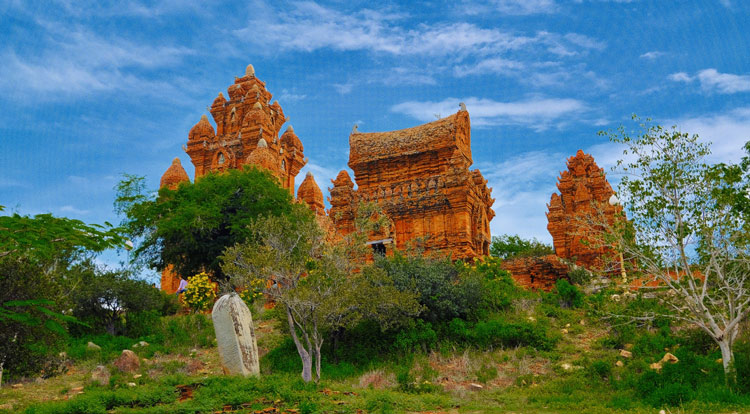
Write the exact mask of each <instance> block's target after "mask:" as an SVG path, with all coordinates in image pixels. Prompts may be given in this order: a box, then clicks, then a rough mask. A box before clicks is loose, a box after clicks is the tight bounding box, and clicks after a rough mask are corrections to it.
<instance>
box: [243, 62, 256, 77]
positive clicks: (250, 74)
mask: <svg viewBox="0 0 750 414" xmlns="http://www.w3.org/2000/svg"><path fill="white" fill-rule="evenodd" d="M245 76H247V77H250V78H252V77H254V76H255V68H254V67H253V65H247V68H245Z"/></svg>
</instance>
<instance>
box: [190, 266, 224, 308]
mask: <svg viewBox="0 0 750 414" xmlns="http://www.w3.org/2000/svg"><path fill="white" fill-rule="evenodd" d="M182 298H183V300H184V301H185V304H186V305H187V306H188V307H189V308H190V309H191V310H192V311H193V312H203V311H206V310H208V309H210V308H211V306H213V304H214V301H216V283H214V282H212V281H211V278H210V277H209V276H208V275H207V274H206V273H205V272H201V273H198V274H197V275H195V276H193V277H191V278H190V281H189V282H188V287H187V288H186V289H185V293H183V294H182Z"/></svg>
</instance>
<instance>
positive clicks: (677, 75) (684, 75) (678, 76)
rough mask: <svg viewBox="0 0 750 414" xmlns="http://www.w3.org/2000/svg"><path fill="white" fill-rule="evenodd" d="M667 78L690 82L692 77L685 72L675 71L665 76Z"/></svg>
mask: <svg viewBox="0 0 750 414" xmlns="http://www.w3.org/2000/svg"><path fill="white" fill-rule="evenodd" d="M667 79H669V80H671V81H675V82H692V81H693V78H692V77H690V75H688V74H687V73H685V72H677V73H673V74H671V75H669V76H667Z"/></svg>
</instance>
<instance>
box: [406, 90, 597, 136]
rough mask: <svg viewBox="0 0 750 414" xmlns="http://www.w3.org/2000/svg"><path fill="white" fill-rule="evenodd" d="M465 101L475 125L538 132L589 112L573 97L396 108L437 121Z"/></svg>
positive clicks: (413, 104) (475, 100) (478, 100)
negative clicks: (437, 115) (511, 127)
mask: <svg viewBox="0 0 750 414" xmlns="http://www.w3.org/2000/svg"><path fill="white" fill-rule="evenodd" d="M459 102H464V103H466V106H467V108H468V110H469V113H470V114H471V119H472V125H473V126H489V125H525V126H528V127H531V128H534V129H537V130H543V129H546V128H548V127H549V126H550V125H551V123H553V122H554V121H556V120H559V119H560V118H561V117H563V116H566V115H571V114H578V113H582V112H585V111H586V110H587V108H586V105H585V104H584V103H583V102H582V101H579V100H577V99H570V98H531V99H527V100H523V101H516V102H498V101H495V100H492V99H486V98H474V97H470V98H465V99H458V98H446V99H444V100H442V101H439V102H431V101H423V102H421V101H408V102H402V103H399V104H397V105H394V106H393V107H392V108H391V111H393V112H401V113H404V114H406V115H409V116H411V117H413V118H416V119H418V120H420V121H422V122H428V121H432V120H434V119H435V114H441V115H442V116H445V115H449V114H452V113H454V112H456V111H457V110H458V103H459Z"/></svg>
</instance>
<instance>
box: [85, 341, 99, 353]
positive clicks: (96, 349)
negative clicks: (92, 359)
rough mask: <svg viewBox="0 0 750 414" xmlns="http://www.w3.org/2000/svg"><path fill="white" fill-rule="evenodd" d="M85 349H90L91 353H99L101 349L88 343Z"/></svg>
mask: <svg viewBox="0 0 750 414" xmlns="http://www.w3.org/2000/svg"><path fill="white" fill-rule="evenodd" d="M86 349H90V350H92V351H101V349H102V347H100V346H99V345H97V344H95V343H93V342H91V341H89V343H87V344H86Z"/></svg>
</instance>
